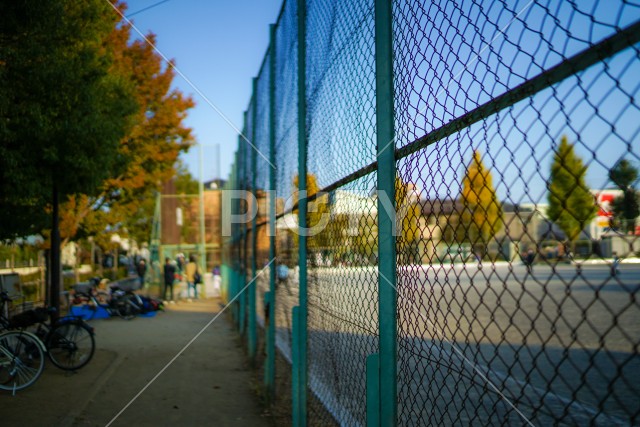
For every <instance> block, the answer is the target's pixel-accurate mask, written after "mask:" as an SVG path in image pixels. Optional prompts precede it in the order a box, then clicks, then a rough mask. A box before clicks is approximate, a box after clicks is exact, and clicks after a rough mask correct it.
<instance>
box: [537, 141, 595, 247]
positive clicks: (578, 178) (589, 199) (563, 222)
mask: <svg viewBox="0 0 640 427" xmlns="http://www.w3.org/2000/svg"><path fill="white" fill-rule="evenodd" d="M586 175H587V167H586V166H585V165H584V164H583V163H582V159H581V158H580V157H579V156H578V155H577V154H576V153H575V151H574V147H573V144H570V143H569V142H568V140H567V137H566V136H563V137H562V140H561V141H560V146H559V147H558V148H557V150H555V155H554V156H553V162H552V163H551V174H550V177H549V182H548V186H549V194H548V196H547V197H548V201H549V209H548V211H547V215H548V216H549V219H550V220H551V221H553V222H555V223H556V224H557V225H558V226H559V227H560V228H561V229H562V231H564V233H565V234H566V236H567V239H568V240H569V241H570V242H571V244H572V246H573V245H574V243H575V241H576V240H577V239H578V237H579V236H580V233H581V232H582V230H584V228H585V227H586V226H587V225H588V224H589V222H591V220H592V219H593V218H594V217H595V215H596V212H597V207H596V204H595V200H594V197H593V195H592V194H591V192H590V191H589V189H588V187H587V185H586V183H585V177H586Z"/></svg>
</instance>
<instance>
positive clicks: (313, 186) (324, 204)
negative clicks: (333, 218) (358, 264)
mask: <svg viewBox="0 0 640 427" xmlns="http://www.w3.org/2000/svg"><path fill="white" fill-rule="evenodd" d="M298 180H299V178H298V175H296V176H294V177H293V182H292V184H293V195H292V201H293V204H294V206H297V204H298V202H299V199H300V197H299V192H298V186H299V181H298ZM318 191H320V189H319V187H318V180H317V179H316V176H315V175H314V174H309V173H308V174H307V198H311V197H313V196H315V195H316V194H317V193H318ZM328 203H329V200H328V195H327V194H323V195H320V196H319V197H317V198H315V199H314V200H312V201H310V202H308V203H307V224H306V228H307V229H309V239H308V240H307V246H308V247H309V248H315V247H325V246H326V245H327V237H328V236H327V233H326V232H324V231H325V230H323V229H324V228H325V227H326V226H327V224H328V223H329V204H328ZM293 213H294V215H296V217H297V214H298V210H297V209H294V210H293ZM294 239H295V241H296V242H297V235H296V236H295V237H294Z"/></svg>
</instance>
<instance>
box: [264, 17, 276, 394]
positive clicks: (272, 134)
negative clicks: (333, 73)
mask: <svg viewBox="0 0 640 427" xmlns="http://www.w3.org/2000/svg"><path fill="white" fill-rule="evenodd" d="M269 30H270V31H269V33H270V36H269V51H270V55H271V56H270V58H269V59H270V61H269V68H270V72H269V160H270V163H271V170H270V173H269V189H270V190H271V194H270V199H269V231H270V232H269V258H270V260H271V267H270V269H269V290H270V301H269V302H270V304H269V319H270V321H269V334H268V338H269V339H268V341H267V348H268V350H269V351H268V353H267V354H268V356H269V357H268V358H267V373H268V376H267V384H266V386H267V396H268V400H269V401H270V402H272V401H273V399H274V397H275V379H276V372H275V371H276V359H275V357H276V351H275V348H276V314H275V313H276V307H275V305H276V268H275V267H276V266H275V258H276V199H275V192H276V170H275V166H274V165H275V164H276V112H275V109H276V107H275V104H276V102H275V93H276V82H275V74H276V55H275V51H276V47H275V46H276V26H275V25H273V24H272V25H271V26H270V28H269Z"/></svg>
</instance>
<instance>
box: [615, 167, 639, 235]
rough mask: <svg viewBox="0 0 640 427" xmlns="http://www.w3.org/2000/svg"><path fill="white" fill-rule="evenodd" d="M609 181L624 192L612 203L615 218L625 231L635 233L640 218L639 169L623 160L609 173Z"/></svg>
mask: <svg viewBox="0 0 640 427" xmlns="http://www.w3.org/2000/svg"><path fill="white" fill-rule="evenodd" d="M609 179H611V181H612V182H613V183H614V184H615V185H616V186H617V187H618V188H619V189H620V190H622V195H621V196H619V197H616V199H615V200H614V201H613V203H612V208H613V214H614V217H615V218H616V221H617V222H619V223H621V225H622V228H623V230H625V231H627V232H634V231H635V226H636V218H638V216H640V203H638V193H637V192H636V189H635V183H636V181H637V180H638V169H637V168H636V167H634V166H633V165H632V164H631V162H629V161H628V160H626V159H622V160H620V161H619V162H618V163H617V164H616V165H615V166H614V167H613V168H612V169H611V170H610V171H609Z"/></svg>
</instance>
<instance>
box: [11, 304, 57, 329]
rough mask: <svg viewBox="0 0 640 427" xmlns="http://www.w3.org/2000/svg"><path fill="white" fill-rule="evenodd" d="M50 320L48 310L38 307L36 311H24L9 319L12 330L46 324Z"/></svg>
mask: <svg viewBox="0 0 640 427" xmlns="http://www.w3.org/2000/svg"><path fill="white" fill-rule="evenodd" d="M48 318H49V312H48V311H47V309H46V308H42V307H38V308H36V309H34V310H27V311H23V312H22V313H18V314H16V315H14V316H12V317H11V319H9V327H10V328H26V327H27V326H31V325H35V324H36V323H40V322H46V321H47V319H48Z"/></svg>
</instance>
